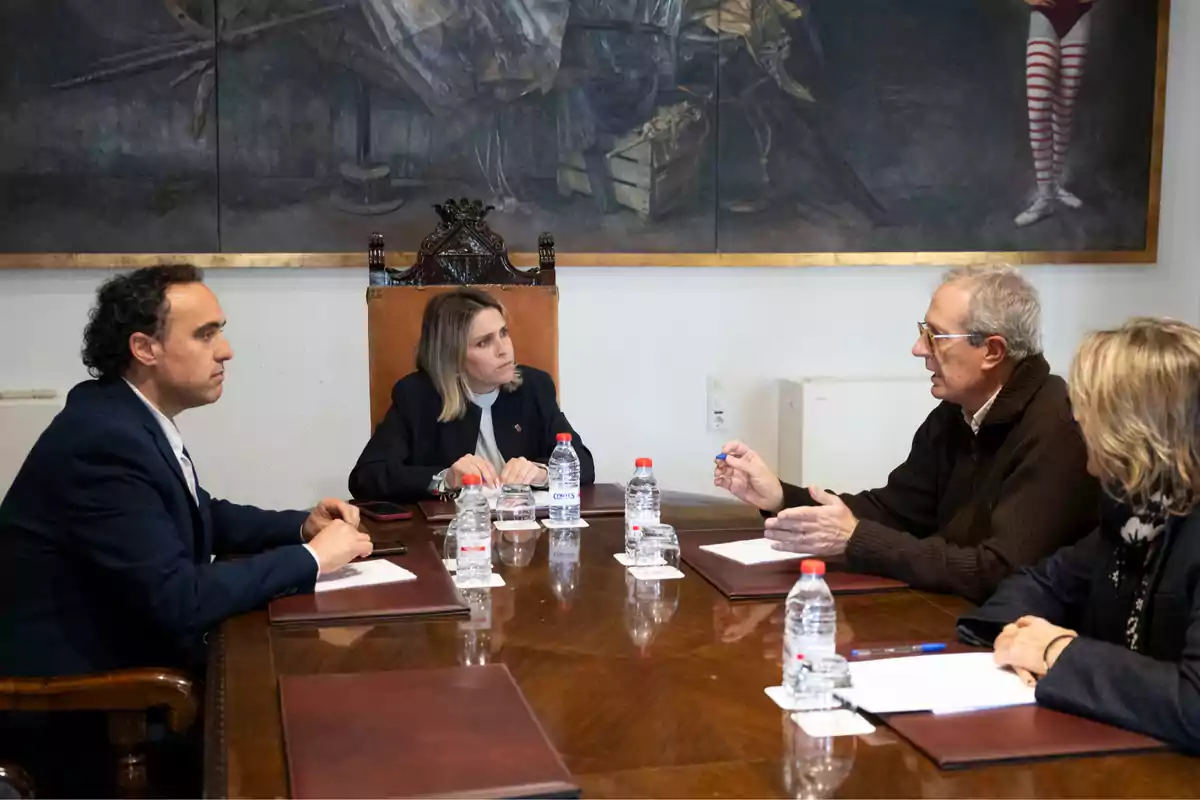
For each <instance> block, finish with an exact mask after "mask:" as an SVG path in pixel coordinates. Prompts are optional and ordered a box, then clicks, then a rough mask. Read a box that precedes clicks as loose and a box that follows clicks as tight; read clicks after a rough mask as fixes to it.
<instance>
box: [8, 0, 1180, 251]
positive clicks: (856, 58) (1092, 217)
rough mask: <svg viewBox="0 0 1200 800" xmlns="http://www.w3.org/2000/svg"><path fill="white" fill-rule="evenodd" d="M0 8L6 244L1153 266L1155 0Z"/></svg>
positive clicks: (1158, 73)
mask: <svg viewBox="0 0 1200 800" xmlns="http://www.w3.org/2000/svg"><path fill="white" fill-rule="evenodd" d="M2 6H3V8H2V10H0V37H2V41H0V46H2V48H3V49H2V51H0V143H2V146H0V187H2V198H0V204H2V205H0V251H3V252H5V253H10V254H12V253H21V254H55V253H59V254H62V253H74V254H81V253H83V254H86V253H159V254H164V253H187V254H206V253H207V254H220V253H226V254H255V253H274V254H279V255H278V257H277V258H278V260H279V262H280V263H287V262H288V259H291V258H295V256H294V255H292V256H289V255H287V254H300V253H331V254H336V253H348V252H356V251H363V250H364V249H365V243H366V241H367V236H368V234H369V233H370V232H372V231H380V232H382V233H384V234H385V236H386V237H387V242H388V246H389V248H390V249H396V250H413V249H415V248H416V245H417V243H419V241H420V240H421V237H422V236H423V235H424V234H425V233H427V232H428V231H429V229H430V228H431V227H432V225H433V222H434V218H433V216H432V213H431V210H430V206H431V205H432V204H433V203H435V202H439V201H441V200H443V199H444V198H446V197H448V196H470V197H478V198H481V199H483V200H484V201H485V202H486V203H488V204H490V205H493V206H495V210H494V211H493V212H492V213H491V216H490V217H489V219H490V221H491V223H492V225H493V227H494V228H495V229H496V230H497V231H500V232H502V233H503V235H504V236H505V237H506V239H507V240H508V241H509V243H510V245H511V246H512V247H513V248H514V249H515V250H526V251H528V250H533V249H534V248H535V246H536V241H537V235H538V234H539V233H540V232H542V231H551V232H553V233H554V235H555V238H556V239H557V242H558V248H559V251H560V254H561V255H560V263H564V264H570V263H572V261H575V262H577V263H605V262H609V263H639V262H644V263H713V262H714V261H722V260H724V261H727V262H729V263H770V262H772V261H779V262H780V263H804V262H837V261H839V260H844V259H846V258H847V257H849V256H848V254H855V255H854V257H856V258H861V257H862V254H869V255H868V257H878V258H879V260H880V261H883V262H885V263H909V262H911V263H916V262H922V261H938V260H953V259H954V257H956V256H957V257H962V256H963V255H964V254H967V253H969V254H976V255H977V256H978V257H979V258H982V259H984V260H987V259H991V260H1014V261H1022V260H1024V261H1031V260H1045V261H1078V260H1084V259H1101V260H1127V261H1147V260H1153V258H1154V255H1155V253H1154V250H1155V241H1156V230H1155V228H1156V226H1157V203H1158V198H1157V192H1158V185H1159V180H1158V177H1159V176H1158V170H1159V164H1160V157H1161V141H1160V139H1161V124H1158V123H1160V122H1161V119H1162V113H1163V109H1162V107H1161V102H1162V101H1161V98H1162V87H1163V85H1164V83H1163V81H1164V75H1163V72H1164V70H1165V55H1166V26H1167V10H1168V2H1167V0H1162V1H1161V2H1159V1H1158V0H1091V2H1087V0H1053V1H1052V2H1051V0H344V1H343V2H334V1H333V0H4V2H3V4H2ZM667 254H670V255H667ZM760 254H761V255H760ZM44 257H45V258H46V259H48V260H51V261H52V260H53V258H54V257H53V256H51V255H46V256H44ZM8 258H9V261H11V262H12V263H15V262H16V260H17V259H16V257H8ZM214 258H215V257H214ZM246 258H250V257H249V256H246ZM330 258H331V260H334V259H335V257H334V256H331V257H330ZM200 260H201V261H203V259H202V258H201V259H200ZM233 260H235V261H236V260H237V258H236V257H235V258H233ZM315 260H316V261H319V260H320V259H319V258H317V259H315ZM36 261H37V259H36V258H33V257H25V256H22V257H21V262H22V263H23V264H26V265H33V264H36ZM308 261H309V262H313V261H314V259H313V257H311V256H310V257H309V258H308ZM256 263H272V258H271V257H266V258H263V257H258V259H257V262H256Z"/></svg>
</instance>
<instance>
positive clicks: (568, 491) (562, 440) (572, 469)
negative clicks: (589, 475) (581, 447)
mask: <svg viewBox="0 0 1200 800" xmlns="http://www.w3.org/2000/svg"><path fill="white" fill-rule="evenodd" d="M547 469H548V470H549V472H550V520H551V522H574V521H575V520H577V519H579V456H578V455H577V454H576V453H575V448H574V447H572V446H571V434H569V433H560V434H559V435H558V444H557V445H556V446H555V448H554V452H553V453H551V454H550V463H549V464H547Z"/></svg>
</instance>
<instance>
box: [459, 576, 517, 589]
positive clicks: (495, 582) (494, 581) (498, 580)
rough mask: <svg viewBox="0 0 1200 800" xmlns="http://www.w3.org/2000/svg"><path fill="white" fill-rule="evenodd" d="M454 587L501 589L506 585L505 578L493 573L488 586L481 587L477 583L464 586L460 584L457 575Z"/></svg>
mask: <svg viewBox="0 0 1200 800" xmlns="http://www.w3.org/2000/svg"><path fill="white" fill-rule="evenodd" d="M454 585H455V586H457V587H458V588H459V589H499V588H500V587H501V586H504V585H505V584H504V577H503V576H502V575H500V574H499V573H497V572H493V573H492V575H491V577H490V578H488V582H487V584H485V585H480V584H477V583H473V584H467V585H464V584H463V583H461V582H459V579H458V576H457V575H455V576H454Z"/></svg>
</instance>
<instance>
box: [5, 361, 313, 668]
mask: <svg viewBox="0 0 1200 800" xmlns="http://www.w3.org/2000/svg"><path fill="white" fill-rule="evenodd" d="M198 488H199V487H198ZM197 494H198V495H199V503H198V504H197V503H196V502H194V501H193V500H192V496H191V494H190V493H189V492H188V489H187V484H186V483H185V482H184V479H183V472H182V470H181V469H180V466H179V462H178V460H177V459H176V458H175V454H174V453H173V452H172V451H171V446H170V444H169V443H168V442H167V438H166V436H164V435H163V432H162V429H161V428H160V427H159V424H158V422H157V421H156V420H155V418H154V416H153V415H152V414H151V413H150V410H149V409H148V408H146V406H145V404H144V403H143V402H142V401H141V400H140V399H139V398H138V397H137V395H135V394H134V393H133V391H132V390H131V389H130V388H129V386H128V385H127V384H126V383H125V382H124V381H121V380H117V381H107V382H100V381H86V382H84V383H81V384H79V385H78V386H76V387H75V388H74V389H72V390H71V393H70V394H69V395H68V397H67V402H66V407H65V408H64V409H63V411H62V412H61V413H60V414H59V415H58V416H57V417H55V419H54V421H53V422H52V423H51V424H50V426H49V427H48V428H47V429H46V431H45V432H44V433H43V434H42V436H41V438H39V439H38V441H37V444H35V445H34V447H33V450H32V451H31V452H30V453H29V456H28V457H27V458H26V460H25V464H24V465H23V466H22V468H21V471H20V472H19V473H18V475H17V478H16V480H15V481H14V483H13V485H12V488H11V489H10V490H9V492H8V495H7V496H6V497H5V498H4V501H3V503H2V504H0V674H3V675H9V676H14V675H23V676H54V675H73V674H86V673H95V672H102V671H107V670H112V669H120V668H125V667H139V666H141V667H145V666H160V667H180V668H196V667H199V666H201V665H202V664H203V638H204V635H205V633H206V632H207V631H209V630H210V629H212V628H213V627H215V626H216V625H217V624H218V623H220V622H221V621H222V620H223V619H225V618H226V617H229V616H232V615H235V614H240V613H242V612H245V611H249V610H251V609H254V608H256V607H258V606H261V605H262V604H263V603H265V602H266V601H268V600H270V599H271V598H272V597H275V596H277V595H281V594H291V593H295V592H298V591H312V589H313V584H314V582H315V580H316V575H317V565H316V563H315V562H314V561H313V558H312V555H311V554H309V553H308V552H307V551H306V550H305V549H304V548H303V547H302V546H301V541H300V539H301V535H300V528H301V526H302V525H303V524H304V520H305V518H306V516H307V514H306V512H302V511H262V510H260V509H257V508H252V507H250V506H240V505H235V504H233V503H228V502H225V501H224V500H216V499H213V498H211V497H210V496H209V495H208V493H207V492H205V491H204V490H203V489H199V490H198V492H197ZM214 553H215V554H218V555H223V554H249V553H258V555H253V556H250V557H248V558H242V559H236V560H230V561H220V562H217V563H210V560H211V556H212V555H213V554H214Z"/></svg>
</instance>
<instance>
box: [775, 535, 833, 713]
mask: <svg viewBox="0 0 1200 800" xmlns="http://www.w3.org/2000/svg"><path fill="white" fill-rule="evenodd" d="M785 607H786V610H787V615H786V618H785V622H784V629H783V687H784V688H785V689H787V690H788V692H789V693H790V694H791V695H792V697H793V698H795V699H807V698H808V697H809V696H810V695H811V694H813V689H815V688H816V687H809V686H806V684H805V675H807V674H809V673H808V671H807V669H806V668H805V662H809V663H811V662H812V661H813V660H814V659H816V658H818V657H821V656H831V655H834V654H835V652H836V650H837V611H836V610H835V609H834V606H833V593H832V592H830V591H829V586H828V585H826V583H825V562H823V561H817V560H816V559H811V558H806V559H805V560H804V561H801V562H800V580H798V581H796V585H795V586H793V587H792V590H791V591H790V592H788V596H787V603H786V606H785Z"/></svg>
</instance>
